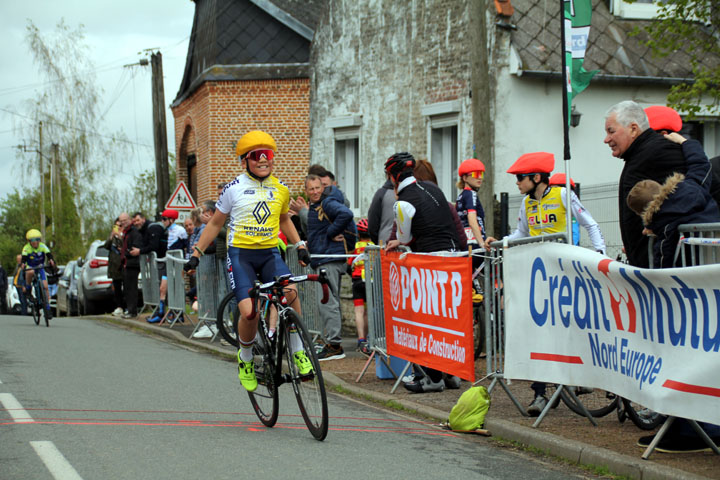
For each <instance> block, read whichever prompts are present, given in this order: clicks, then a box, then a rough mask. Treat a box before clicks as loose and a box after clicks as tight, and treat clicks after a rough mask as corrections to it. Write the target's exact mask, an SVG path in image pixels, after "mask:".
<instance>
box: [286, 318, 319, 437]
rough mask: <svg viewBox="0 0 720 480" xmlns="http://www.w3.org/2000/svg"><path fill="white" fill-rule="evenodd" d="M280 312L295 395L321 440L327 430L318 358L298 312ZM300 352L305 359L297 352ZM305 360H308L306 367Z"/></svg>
mask: <svg viewBox="0 0 720 480" xmlns="http://www.w3.org/2000/svg"><path fill="white" fill-rule="evenodd" d="M284 315H285V321H284V324H283V328H284V337H285V354H286V357H287V364H288V370H289V372H290V380H291V383H292V386H293V390H294V392H295V398H296V399H297V403H298V407H300V413H301V414H302V417H303V419H304V420H305V425H307V427H308V430H310V433H311V434H312V436H313V437H315V439H317V440H325V437H326V436H327V432H328V406H327V394H326V393H325V382H324V381H323V377H322V371H321V370H320V362H319V361H318V358H317V354H316V353H315V347H314V346H313V343H312V341H311V340H310V335H308V332H307V330H306V329H305V325H303V323H302V321H301V320H300V317H299V316H298V314H297V313H296V312H295V311H294V310H292V309H288V310H286V311H285V312H284ZM303 353H304V355H305V358H306V359H307V360H305V359H302V355H299V354H303ZM298 357H300V358H298ZM302 360H304V362H303V361H302ZM307 361H309V362H310V366H309V367H310V368H308V365H307V363H306V362H307Z"/></svg>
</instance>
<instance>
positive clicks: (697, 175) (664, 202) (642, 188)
mask: <svg viewBox="0 0 720 480" xmlns="http://www.w3.org/2000/svg"><path fill="white" fill-rule="evenodd" d="M665 138H667V139H668V140H671V141H673V142H675V143H679V144H680V145H682V152H683V156H684V157H685V161H686V163H687V173H686V174H685V175H683V174H681V173H674V174H672V175H671V176H669V177H668V178H667V179H666V180H665V182H664V183H663V184H662V185H660V184H659V183H658V182H656V181H654V180H641V181H639V182H638V183H636V184H635V186H634V187H633V188H632V189H631V190H630V193H628V196H627V204H628V206H629V207H630V209H631V210H632V211H634V212H635V213H637V214H638V215H640V217H641V218H642V221H643V225H645V229H644V230H643V234H645V235H654V236H655V237H657V238H656V241H655V244H654V245H653V264H654V266H655V268H671V267H673V266H675V258H674V255H675V249H676V246H677V244H678V240H679V239H680V233H679V232H678V229H677V227H678V225H680V224H683V223H711V222H718V221H720V210H718V205H717V203H716V202H715V200H713V198H712V196H711V195H710V183H711V179H712V176H711V174H710V163H709V162H708V159H707V156H706V155H705V152H704V151H703V149H702V146H701V145H700V142H698V141H697V140H687V139H685V138H684V137H683V136H682V135H680V134H678V133H675V132H673V133H670V134H667V135H665Z"/></svg>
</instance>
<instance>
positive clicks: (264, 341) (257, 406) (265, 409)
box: [248, 320, 282, 427]
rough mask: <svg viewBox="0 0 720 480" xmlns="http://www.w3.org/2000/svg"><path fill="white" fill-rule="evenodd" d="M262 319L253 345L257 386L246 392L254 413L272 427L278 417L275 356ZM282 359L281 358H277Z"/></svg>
mask: <svg viewBox="0 0 720 480" xmlns="http://www.w3.org/2000/svg"><path fill="white" fill-rule="evenodd" d="M264 324H265V322H264V321H262V320H261V321H260V322H258V333H257V335H256V336H255V345H253V361H254V362H255V376H256V377H257V381H258V386H257V389H255V391H254V392H248V395H249V396H250V403H252V406H253V409H254V410H255V414H256V415H257V416H258V418H259V419H260V421H261V422H262V423H263V425H265V426H266V427H273V426H274V425H275V423H276V422H277V418H278V405H279V404H278V389H277V387H278V378H277V377H276V371H275V365H276V358H275V354H274V351H273V345H272V344H271V342H270V341H269V340H268V338H267V335H266V333H265V328H264ZM278 360H279V361H282V359H278Z"/></svg>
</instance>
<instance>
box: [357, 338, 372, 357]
mask: <svg viewBox="0 0 720 480" xmlns="http://www.w3.org/2000/svg"><path fill="white" fill-rule="evenodd" d="M355 351H357V352H360V353H362V354H363V355H367V356H368V357H369V356H370V355H371V354H372V351H371V350H370V346H369V345H368V342H365V341H363V342H360V343H358V346H357V348H356V349H355Z"/></svg>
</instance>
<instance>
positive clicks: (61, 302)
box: [55, 260, 80, 317]
mask: <svg viewBox="0 0 720 480" xmlns="http://www.w3.org/2000/svg"><path fill="white" fill-rule="evenodd" d="M79 279H80V267H79V266H78V260H71V261H69V262H68V264H67V265H66V266H65V270H64V271H63V275H62V277H60V280H58V284H57V285H58V286H57V307H56V310H55V311H56V312H57V316H58V317H59V316H61V315H62V313H63V312H65V314H66V315H68V316H71V315H73V316H74V315H77V314H78V280H79Z"/></svg>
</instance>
